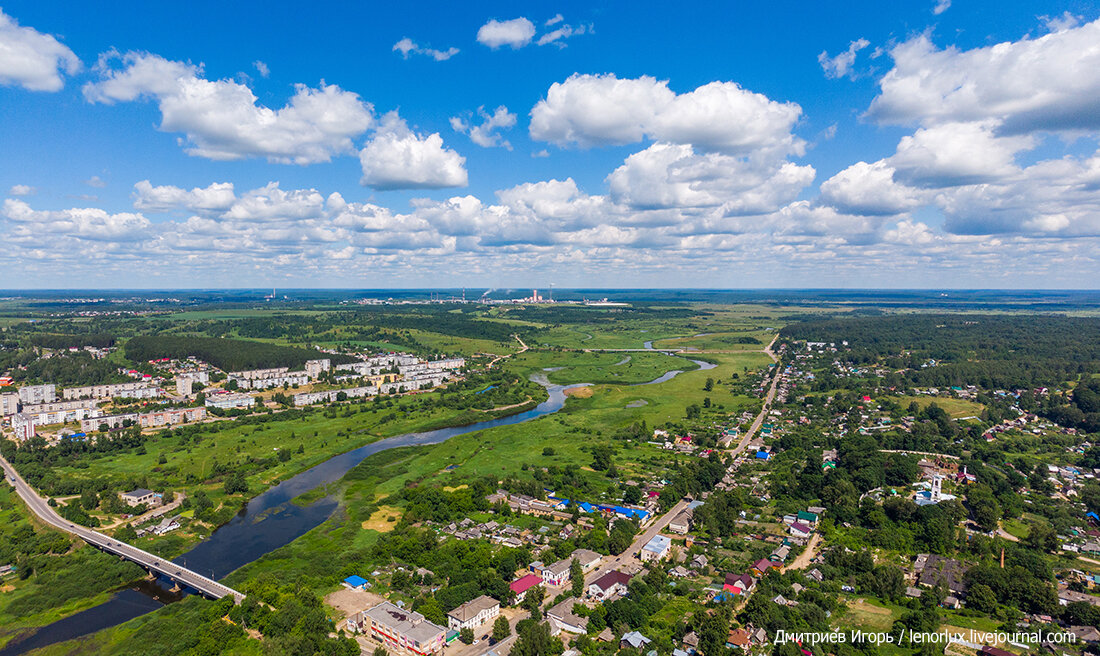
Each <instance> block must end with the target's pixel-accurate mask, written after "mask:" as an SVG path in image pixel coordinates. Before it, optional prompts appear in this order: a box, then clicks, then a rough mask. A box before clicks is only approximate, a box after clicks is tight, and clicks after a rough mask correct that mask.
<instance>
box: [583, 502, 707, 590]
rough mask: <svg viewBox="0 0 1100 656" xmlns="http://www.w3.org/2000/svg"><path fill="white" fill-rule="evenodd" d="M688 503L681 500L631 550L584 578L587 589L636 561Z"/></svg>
mask: <svg viewBox="0 0 1100 656" xmlns="http://www.w3.org/2000/svg"><path fill="white" fill-rule="evenodd" d="M688 503H689V502H688V501H684V500H683V499H681V500H680V501H679V502H677V503H676V505H675V506H673V507H672V509H671V510H669V511H668V512H667V513H665V514H664V515H661V517H659V518H658V519H656V520H654V522H653V523H652V524H650V525H649V527H648V528H647V529H646V530H645V531H643V532H642V534H641V535H640V536H638V537H637V538H635V539H634V542H633V543H632V544H631V545H630V548H629V549H627V550H626V551H624V552H622V553H621V554H619V555H618V556H611V557H610V558H611V560H609V561H607V562H605V563H604V564H603V565H601V566H600V567H597V568H596V569H594V570H592V571H591V572H589V573H588V576H586V577H584V585H585V587H586V588H587V587H588V586H589V585H592V583H594V582H595V581H596V579H598V578H600V577H601V576H603V575H604V574H607V573H608V572H610V571H612V570H615V569H619V568H620V567H622V566H623V565H624V564H625V563H628V562H630V561H632V560H634V559H635V558H636V557H637V556H638V552H640V551H641V550H642V547H644V546H645V545H646V543H647V542H649V541H650V540H652V539H653V538H654V537H655V536H656V535H657V534H658V533H660V532H661V531H663V530H665V527H667V526H668V523H669V522H671V521H672V520H673V519H674V518H675V517H676V515H679V514H680V513H681V512H683V511H684V509H685V508H687V507H688Z"/></svg>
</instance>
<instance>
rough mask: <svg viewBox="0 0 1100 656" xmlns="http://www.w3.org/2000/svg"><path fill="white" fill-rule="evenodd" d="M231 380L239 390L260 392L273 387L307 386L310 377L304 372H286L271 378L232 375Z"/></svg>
mask: <svg viewBox="0 0 1100 656" xmlns="http://www.w3.org/2000/svg"><path fill="white" fill-rule="evenodd" d="M246 373H248V372H246ZM229 380H231V381H234V382H236V383H237V387H238V388H239V389H255V390H260V389H270V388H272V387H282V386H283V385H286V386H288V387H294V386H296V385H306V384H308V383H309V376H307V375H306V373H305V372H304V371H295V372H289V373H288V372H286V371H285V370H284V371H283V372H282V373H278V374H273V375H271V376H256V377H252V378H247V377H242V376H237V375H236V374H230V376H229Z"/></svg>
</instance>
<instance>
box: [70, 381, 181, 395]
mask: <svg viewBox="0 0 1100 656" xmlns="http://www.w3.org/2000/svg"><path fill="white" fill-rule="evenodd" d="M161 393H162V392H161V390H160V388H158V387H157V386H156V385H153V384H152V383H149V382H145V381H135V382H132V383H110V384H106V385H87V386H85V387H69V388H67V389H64V390H62V391H61V395H62V396H63V397H64V398H66V399H152V398H156V397H158V396H160V395H161Z"/></svg>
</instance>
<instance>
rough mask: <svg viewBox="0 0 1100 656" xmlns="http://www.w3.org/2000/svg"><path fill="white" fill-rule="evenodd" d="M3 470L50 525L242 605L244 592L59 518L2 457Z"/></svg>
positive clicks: (175, 580)
mask: <svg viewBox="0 0 1100 656" xmlns="http://www.w3.org/2000/svg"><path fill="white" fill-rule="evenodd" d="M0 467H2V468H3V470H4V475H5V476H6V477H7V479H8V481H10V482H11V484H12V485H13V486H14V487H15V491H16V492H18V493H19V496H20V497H22V499H23V501H24V502H25V503H26V504H27V507H28V508H30V510H31V512H33V513H34V514H35V515H37V516H38V518H39V519H41V520H42V521H43V522H45V523H47V524H49V525H50V526H53V527H54V528H57V529H60V530H62V531H65V532H66V533H71V534H73V535H75V536H77V537H79V538H81V539H82V540H84V541H85V542H87V543H88V544H90V545H92V546H93V547H96V548H97V549H101V550H103V551H106V552H107V553H109V554H113V555H115V556H118V557H119V558H125V559H126V560H129V561H132V562H135V563H137V564H138V565H140V566H141V567H142V568H144V569H145V570H146V571H147V572H149V573H151V574H160V575H161V576H164V577H165V578H167V579H168V580H170V581H172V582H173V583H175V584H176V585H178V586H180V587H186V588H190V589H191V590H195V591H196V592H199V593H201V594H203V595H205V596H207V597H210V598H212V599H221V598H222V597H225V596H232V597H233V599H234V601H236V602H237V603H240V602H241V600H242V599H244V595H243V594H241V593H240V592H237V591H236V590H234V589H233V588H230V587H228V586H225V585H222V584H221V583H218V582H217V581H215V580H213V579H210V578H207V577H205V576H203V575H202V574H199V573H198V572H194V571H191V570H189V569H187V568H186V567H184V566H182V565H178V564H176V563H173V562H172V561H170V560H167V559H165V558H161V557H160V556H154V555H153V554H151V553H149V552H148V551H144V550H142V549H138V548H137V547H135V546H132V545H129V544H126V543H125V542H122V541H120V540H117V539H115V538H113V537H111V536H109V535H104V534H102V533H99V532H97V531H93V530H92V529H90V528H87V527H84V526H80V525H78V524H74V523H72V522H70V521H69V520H67V519H65V518H64V517H62V516H61V515H58V514H57V512H56V511H55V510H54V509H53V508H51V507H50V505H49V504H48V503H47V502H46V500H45V499H43V498H42V497H40V496H38V493H37V492H35V491H34V489H33V488H31V486H30V485H28V484H27V482H26V481H25V480H23V477H22V476H20V475H19V472H17V471H16V470H15V467H12V465H11V463H9V462H8V461H7V460H5V459H4V458H3V457H2V456H0Z"/></svg>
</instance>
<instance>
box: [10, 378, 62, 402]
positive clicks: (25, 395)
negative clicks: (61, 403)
mask: <svg viewBox="0 0 1100 656" xmlns="http://www.w3.org/2000/svg"><path fill="white" fill-rule="evenodd" d="M56 399H57V386H56V385H54V384H53V383H46V384H45V385H27V386H25V387H20V388H19V401H20V402H21V403H49V402H50V401H54V400H56Z"/></svg>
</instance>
